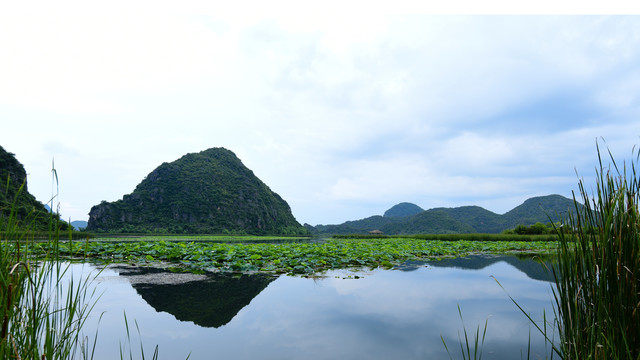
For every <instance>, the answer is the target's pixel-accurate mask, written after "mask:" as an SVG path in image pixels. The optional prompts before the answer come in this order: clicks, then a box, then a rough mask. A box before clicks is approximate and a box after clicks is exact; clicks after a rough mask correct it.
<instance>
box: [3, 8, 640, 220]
mask: <svg viewBox="0 0 640 360" xmlns="http://www.w3.org/2000/svg"><path fill="white" fill-rule="evenodd" d="M268 15H269V14H267V16H263V15H261V14H259V15H255V16H253V15H251V16H250V15H245V14H243V13H241V12H236V13H233V12H232V13H229V14H224V15H219V16H215V15H213V16H209V15H206V16H201V15H198V16H192V15H188V16H168V15H162V16H156V15H145V16H123V15H120V14H107V15H93V16H67V15H60V14H55V15H52V16H15V17H7V16H4V17H3V18H2V21H0V47H2V48H3V49H6V51H5V52H4V53H5V54H6V55H5V56H2V57H0V79H2V81H0V117H1V118H3V119H10V121H7V122H6V123H5V122H3V128H2V132H0V142H1V143H2V145H3V146H5V148H7V150H8V151H11V152H14V153H16V154H17V156H18V159H19V160H20V161H22V162H23V164H25V166H26V167H27V171H28V172H29V173H30V177H29V182H30V186H29V188H30V190H32V191H34V193H35V194H36V195H37V196H38V198H45V197H49V196H50V195H49V193H50V189H51V184H50V176H49V174H50V170H51V169H50V166H51V158H52V157H55V161H56V166H57V167H59V170H60V171H59V173H60V176H61V177H64V178H65V183H63V184H62V185H63V187H64V189H65V199H64V202H65V204H68V205H64V206H63V215H64V212H65V211H68V212H69V213H70V214H69V215H71V216H72V217H73V218H74V219H76V218H83V217H86V213H88V210H89V208H90V206H91V205H93V204H97V203H99V202H100V201H101V200H110V201H111V200H115V199H118V198H121V197H122V195H124V194H126V193H129V192H131V191H132V190H133V188H134V187H135V185H136V184H137V183H139V182H140V181H141V180H142V178H143V177H144V176H146V175H147V174H148V173H149V172H150V171H152V170H153V169H154V168H155V167H156V166H158V165H160V164H161V163H162V162H168V161H173V160H176V159H177V158H179V157H180V156H182V155H184V154H185V153H187V152H196V151H201V150H204V149H207V148H210V147H215V146H223V147H227V148H229V149H230V150H232V151H234V152H235V153H236V154H237V155H238V156H239V157H240V158H241V160H242V161H243V162H244V163H245V165H247V166H248V167H249V168H250V169H252V170H253V171H254V172H255V173H256V175H258V177H260V178H261V179H262V180H263V181H264V182H265V183H267V184H268V185H269V186H270V187H271V188H272V190H274V191H276V192H278V193H279V194H280V195H281V196H283V198H284V199H286V200H287V201H288V202H289V203H290V205H291V207H292V209H293V212H294V215H296V217H297V218H298V220H300V221H301V222H309V223H312V224H317V223H337V222H343V221H346V220H353V219H358V218H362V217H366V216H370V215H373V214H381V213H383V212H384V211H385V210H386V209H388V208H389V207H391V206H392V205H394V204H395V203H398V202H401V201H410V202H415V203H417V204H418V205H420V206H422V207H424V208H429V207H431V206H432V205H433V206H458V205H472V204H473V205H481V206H487V207H488V208H489V209H490V210H492V211H496V212H504V211H507V210H509V209H511V208H513V207H515V206H517V205H518V204H519V203H520V202H521V201H523V200H525V199H526V198H528V197H530V196H535V195H546V194H549V193H561V194H565V195H568V194H570V191H571V189H572V186H573V185H574V184H575V183H576V178H575V173H574V169H578V170H579V172H580V173H581V174H583V173H590V172H591V170H592V169H593V166H594V164H595V162H594V161H595V160H596V154H595V146H594V145H595V139H596V138H598V137H600V136H602V137H604V138H605V139H606V140H607V144H608V145H609V146H611V147H612V149H613V151H614V152H615V153H616V154H622V155H621V156H623V157H628V155H629V151H630V149H631V147H632V146H633V144H636V143H637V142H638V135H639V134H640V126H639V125H637V124H638V122H637V115H638V110H639V103H638V96H636V95H635V94H637V93H638V92H639V90H640V75H638V74H640V68H639V63H640V62H639V61H640V53H639V52H640V50H638V49H640V46H639V45H640V44H638V42H640V22H639V21H638V18H637V17H618V16H616V17H600V16H491V17H484V16H386V15H385V16H380V15H375V16H374V15H372V16H369V15H366V14H363V15H361V16H359V17H357V18H356V17H352V16H348V15H345V16H335V15H334V14H328V13H322V12H319V13H318V14H313V13H307V14H301V15H300V16H284V15H281V16H279V15H278V14H270V15H271V16H268ZM33 144H37V146H33ZM87 187H89V190H87V189H86V188H87ZM67 196H68V197H67ZM81 209H84V210H81Z"/></svg>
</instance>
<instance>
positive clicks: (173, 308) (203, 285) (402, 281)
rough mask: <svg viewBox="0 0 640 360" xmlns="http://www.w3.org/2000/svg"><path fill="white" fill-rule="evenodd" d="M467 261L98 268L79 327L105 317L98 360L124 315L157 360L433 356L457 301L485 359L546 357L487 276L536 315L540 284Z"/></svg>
mask: <svg viewBox="0 0 640 360" xmlns="http://www.w3.org/2000/svg"><path fill="white" fill-rule="evenodd" d="M469 260H470V261H465V262H462V263H461V264H459V263H457V262H456V261H453V262H452V263H450V264H447V262H446V261H445V262H442V261H441V262H438V263H437V264H420V265H418V264H413V265H410V266H411V267H412V268H413V271H397V270H381V269H378V270H373V271H359V272H353V271H330V272H327V273H326V274H324V277H323V278H319V279H307V278H301V277H292V276H281V277H278V278H276V279H274V278H271V277H258V278H254V277H253V276H249V275H243V276H239V277H235V278H233V277H231V278H222V277H215V276H214V277H208V276H204V275H202V276H198V275H185V276H186V277H184V278H172V276H174V275H175V274H173V275H172V274H169V273H163V274H161V273H159V272H157V270H152V271H150V272H144V271H142V272H141V271H139V270H134V269H126V268H124V269H123V268H108V269H106V270H105V271H104V272H103V273H102V274H101V275H100V277H99V280H100V284H99V285H100V288H101V289H102V290H104V294H103V297H102V298H101V299H100V301H99V303H98V305H97V307H96V310H95V311H94V314H96V315H95V316H94V318H93V319H90V321H89V323H88V324H87V326H88V327H87V329H92V326H97V318H98V315H99V314H100V313H101V312H103V311H106V313H105V315H104V316H103V319H102V321H101V323H100V327H99V329H100V330H99V335H100V336H99V340H98V346H97V354H96V356H95V357H94V358H95V359H98V360H99V359H111V358H113V357H114V356H115V357H117V350H118V348H119V344H120V343H121V341H122V339H124V333H125V327H124V321H123V317H122V312H123V311H126V313H127V317H128V318H130V319H131V318H135V319H136V321H137V322H138V324H139V326H140V331H141V335H142V341H143V343H144V344H145V345H146V346H149V347H150V346H152V345H153V346H154V345H155V344H159V352H160V359H181V358H182V359H184V358H186V357H187V355H188V354H189V353H191V357H190V359H211V358H217V359H256V358H259V359H301V358H304V359H389V358H394V359H443V358H449V357H448V355H447V353H446V351H445V349H444V347H443V345H442V341H441V339H440V336H441V335H442V337H443V338H444V339H445V341H446V342H447V344H449V348H450V349H452V350H454V351H455V349H458V348H459V347H458V333H459V332H460V331H461V330H462V324H461V322H460V318H459V315H458V305H459V306H460V308H461V309H462V313H463V316H464V322H465V325H466V327H467V330H469V331H475V329H476V327H477V326H478V325H480V326H483V325H484V322H485V320H486V319H487V318H489V323H488V333H487V339H486V342H485V347H484V354H483V358H484V359H513V358H520V357H521V352H522V351H524V352H526V349H527V343H528V341H529V338H531V343H532V354H533V356H532V358H536V355H539V356H540V357H541V358H545V354H546V352H545V348H544V343H543V341H542V338H541V336H539V335H537V334H536V333H535V329H533V328H532V327H531V326H530V324H529V323H528V321H527V320H526V318H525V317H524V316H523V315H522V314H521V313H520V312H519V310H517V308H516V307H515V305H513V304H512V303H511V301H510V300H509V298H508V297H507V295H506V294H505V292H504V290H502V288H500V287H499V286H498V285H497V284H496V282H495V280H494V279H493V278H492V276H494V277H495V278H497V279H498V280H499V281H500V283H501V284H502V285H503V286H504V287H505V289H506V290H507V291H509V293H510V294H511V295H512V296H513V297H514V298H515V299H516V300H517V301H518V302H519V303H520V305H521V306H522V307H523V308H524V309H525V310H526V311H528V312H530V313H531V315H532V316H533V317H534V318H537V319H542V312H543V310H544V309H545V308H546V312H547V314H550V313H552V310H551V295H550V289H551V288H550V286H551V285H550V283H549V282H547V281H540V280H536V279H535V278H536V277H537V275H533V276H532V275H531V274H533V273H531V272H529V271H527V272H525V271H523V270H520V268H521V267H522V266H521V265H518V266H514V265H512V264H511V263H512V262H514V261H515V262H517V261H519V260H518V259H516V258H495V257H491V258H485V257H483V258H471V259H469ZM479 264H486V265H482V266H481V265H479ZM516 264H517V263H516ZM532 264H537V263H535V262H534V263H531V266H533V265H532ZM408 266H409V265H408ZM537 266H540V265H539V264H537ZM465 267H466V268H465ZM524 268H527V266H525V267H524ZM406 269H407V268H405V270H406ZM355 276H358V277H359V279H355ZM152 279H163V280H152ZM185 308H187V309H185ZM218 311H219V312H221V313H223V314H214V313H215V312H218ZM209 326H211V327H209ZM530 329H531V335H530V332H529V330H530ZM134 342H135V340H134ZM149 352H151V351H149ZM454 357H456V358H457V357H459V356H458V354H457V353H455V354H454ZM525 357H526V354H525Z"/></svg>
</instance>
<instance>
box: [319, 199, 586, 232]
mask: <svg viewBox="0 0 640 360" xmlns="http://www.w3.org/2000/svg"><path fill="white" fill-rule="evenodd" d="M402 204H409V203H402ZM402 204H398V205H396V206H394V207H392V208H391V209H389V210H387V212H385V216H371V217H368V218H365V219H362V220H356V221H347V222H345V223H343V224H339V225H317V226H315V227H312V226H307V229H309V231H311V232H312V233H313V234H333V235H336V234H358V233H360V234H362V233H368V232H369V231H372V230H380V231H382V232H384V233H385V234H389V235H411V234H455V233H458V234H465V233H489V234H497V233H501V232H503V231H504V230H507V229H514V228H515V227H516V226H518V225H524V226H530V225H533V224H536V223H543V224H546V223H549V222H550V221H553V222H557V221H559V220H560V219H561V218H562V217H565V218H566V216H567V215H568V212H569V211H571V210H572V209H574V208H575V207H574V204H573V200H571V199H568V198H566V197H564V196H561V195H548V196H540V197H534V198H530V199H528V200H526V201H525V202H524V203H522V204H521V205H519V206H517V207H516V208H514V209H513V210H511V211H509V212H507V213H506V214H504V215H499V214H496V213H494V212H491V211H489V210H486V209H484V208H482V207H479V206H461V207H456V208H434V209H429V210H424V211H421V212H419V213H416V214H414V215H405V216H393V217H389V216H387V213H388V212H389V211H391V210H392V209H394V208H396V209H397V207H398V206H400V209H405V208H408V207H405V206H404V205H402ZM410 205H413V204H410ZM416 207H417V205H416ZM413 209H414V210H415V208H413ZM394 213H397V212H396V210H394V211H392V214H394Z"/></svg>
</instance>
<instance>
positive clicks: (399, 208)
mask: <svg viewBox="0 0 640 360" xmlns="http://www.w3.org/2000/svg"><path fill="white" fill-rule="evenodd" d="M423 211H424V209H423V208H421V207H420V206H418V205H416V204H412V203H408V202H403V203H400V204H397V205H394V206H392V207H391V209H389V210H387V211H385V212H384V214H383V215H382V216H384V217H402V216H411V215H415V214H419V213H421V212H423Z"/></svg>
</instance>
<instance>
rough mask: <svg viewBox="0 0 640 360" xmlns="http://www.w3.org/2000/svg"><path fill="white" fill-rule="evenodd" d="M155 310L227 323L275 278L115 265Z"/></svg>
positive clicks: (199, 321)
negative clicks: (178, 271) (181, 272)
mask: <svg viewBox="0 0 640 360" xmlns="http://www.w3.org/2000/svg"><path fill="white" fill-rule="evenodd" d="M113 269H114V270H116V271H117V272H118V273H119V275H120V276H121V277H124V278H126V279H128V280H129V281H130V282H131V284H132V286H133V288H134V289H135V290H136V292H137V293H138V294H139V295H140V296H142V299H144V301H146V302H147V303H148V304H149V305H151V307H153V308H154V309H155V310H156V311H157V312H163V311H164V312H167V313H169V314H171V315H173V316H175V317H176V319H177V320H180V321H191V322H193V323H194V324H196V325H199V326H202V327H213V328H218V327H220V326H223V325H226V324H227V323H228V322H229V321H231V319H233V318H234V317H235V316H236V314H237V313H238V312H239V311H240V310H241V309H242V308H244V307H245V306H247V305H249V303H250V302H251V300H252V299H253V298H254V297H256V296H257V295H258V294H259V293H260V292H261V291H262V290H264V289H265V288H266V287H267V285H269V283H270V282H272V281H274V280H275V279H276V277H274V276H271V275H264V274H255V275H246V274H243V275H229V274H207V275H201V276H197V275H194V274H184V273H183V274H176V273H171V272H168V271H165V270H160V269H154V268H144V267H143V268H141V267H122V266H119V267H114V268H113Z"/></svg>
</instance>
